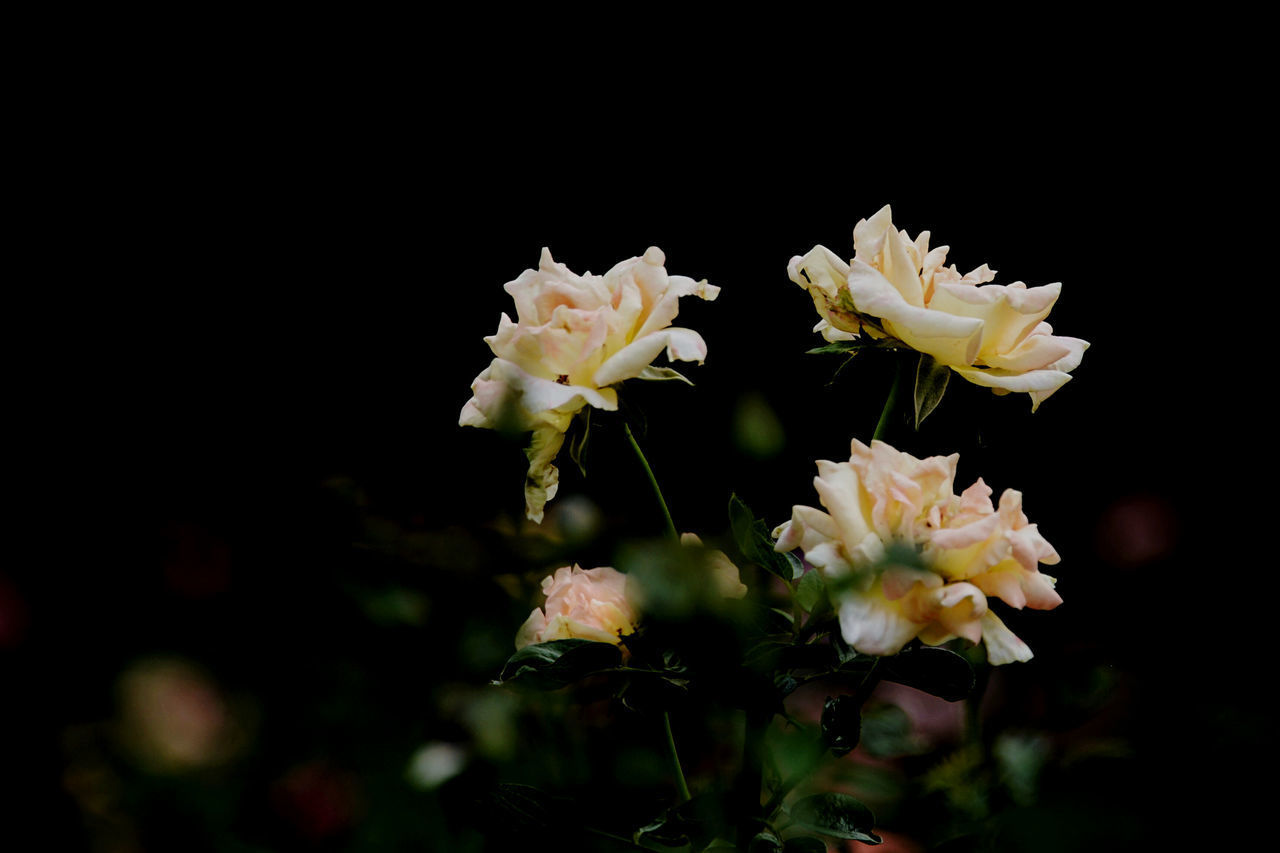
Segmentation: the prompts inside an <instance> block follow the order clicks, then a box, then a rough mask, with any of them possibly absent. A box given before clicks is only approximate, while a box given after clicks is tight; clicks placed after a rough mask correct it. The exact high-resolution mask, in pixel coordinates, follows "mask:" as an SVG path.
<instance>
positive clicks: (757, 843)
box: [747, 829, 826, 853]
mask: <svg viewBox="0 0 1280 853" xmlns="http://www.w3.org/2000/svg"><path fill="white" fill-rule="evenodd" d="M747 853H782V839H781V838H779V837H778V836H777V835H776V834H775V833H774V831H773V830H771V829H764V830H761V831H760V832H757V833H756V834H755V837H754V838H752V839H751V841H750V843H748V844H747ZM823 853H826V848H823Z"/></svg>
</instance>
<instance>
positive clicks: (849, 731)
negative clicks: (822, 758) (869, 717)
mask: <svg viewBox="0 0 1280 853" xmlns="http://www.w3.org/2000/svg"><path fill="white" fill-rule="evenodd" d="M861 731H862V705H861V703H859V702H858V700H857V699H855V698H853V697H852V696H839V697H836V698H835V699H833V698H831V697H830V696H828V697H827V701H826V703H825V704H824V705H823V706H822V739H823V740H824V741H825V742H826V744H827V748H828V749H830V750H831V754H832V755H834V756H835V757H836V758H840V757H842V756H845V755H848V754H849V753H850V752H853V750H854V748H855V747H856V746H857V745H858V738H859V736H860V734H861Z"/></svg>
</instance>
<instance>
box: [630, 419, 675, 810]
mask: <svg viewBox="0 0 1280 853" xmlns="http://www.w3.org/2000/svg"><path fill="white" fill-rule="evenodd" d="M622 430H623V432H625V433H626V434H627V442H628V443H629V444H630V445H631V449H632V450H634V451H635V454H636V457H637V458H638V459H639V460H640V465H641V466H642V467H643V468H644V473H645V476H647V477H648V478H649V485H650V486H652V487H653V494H654V497H656V498H657V499H658V506H660V507H662V517H663V518H664V519H666V522H667V535H668V536H670V537H671V538H672V539H674V540H676V541H677V542H678V541H680V534H679V533H678V532H676V523H675V521H673V520H672V518H671V510H669V509H667V501H666V498H664V497H663V496H662V487H660V486H659V485H658V478H657V477H655V476H653V469H652V468H650V467H649V460H648V459H646V458H645V456H644V451H643V450H641V449H640V445H639V443H637V442H636V437H635V434H634V433H632V432H631V424H629V423H627V422H626V421H623V422H622ZM662 729H663V732H664V733H665V734H666V736H667V754H668V755H669V756H670V758H671V767H672V769H673V770H674V771H675V775H676V788H677V790H679V792H680V802H682V803H684V802H688V801H689V800H690V799H692V795H691V794H690V793H689V783H688V782H686V781H685V778H684V768H683V767H681V766H680V753H679V752H677V751H676V739H675V735H673V734H672V733H671V714H670V712H668V711H663V712H662Z"/></svg>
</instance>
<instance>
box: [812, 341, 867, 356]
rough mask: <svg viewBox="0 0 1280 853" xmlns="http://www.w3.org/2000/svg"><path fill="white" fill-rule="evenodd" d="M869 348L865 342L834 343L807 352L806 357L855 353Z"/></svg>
mask: <svg viewBox="0 0 1280 853" xmlns="http://www.w3.org/2000/svg"><path fill="white" fill-rule="evenodd" d="M867 346H868V344H867V343H866V342H865V341H832V342H831V343H829V344H826V345H825V346H820V347H815V348H813V349H811V350H805V355H826V354H827V353H841V352H854V351H856V350H860V349H865V348H866V347H867Z"/></svg>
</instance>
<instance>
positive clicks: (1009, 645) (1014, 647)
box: [982, 610, 1033, 666]
mask: <svg viewBox="0 0 1280 853" xmlns="http://www.w3.org/2000/svg"><path fill="white" fill-rule="evenodd" d="M982 642H983V643H984V644H985V645H986V647H987V662H988V663H990V664H991V665H992V666H1002V665H1004V664H1006V663H1013V662H1014V661H1023V662H1025V661H1029V660H1031V658H1032V657H1033V655H1032V654H1031V647H1030V646H1028V645H1027V644H1026V643H1024V642H1023V641H1022V640H1020V639H1019V638H1018V637H1017V635H1015V634H1014V633H1013V632H1012V631H1010V630H1009V629H1008V628H1007V627H1005V624H1004V622H1002V621H1001V620H1000V617H999V616H997V615H996V614H995V613H992V612H991V611H990V610H988V611H987V612H986V613H984V614H982Z"/></svg>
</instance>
